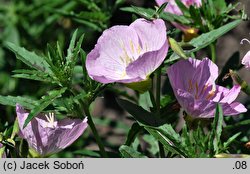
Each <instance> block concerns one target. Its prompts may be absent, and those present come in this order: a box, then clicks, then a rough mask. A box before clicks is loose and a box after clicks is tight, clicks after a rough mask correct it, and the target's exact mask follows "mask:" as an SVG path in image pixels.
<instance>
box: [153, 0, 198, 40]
mask: <svg viewBox="0 0 250 174" xmlns="http://www.w3.org/2000/svg"><path fill="white" fill-rule="evenodd" d="M165 2H168V4H167V6H166V8H165V10H164V11H166V12H168V13H172V14H176V15H183V13H182V11H181V10H180V8H179V7H178V5H177V4H176V2H175V0H156V3H157V4H158V5H159V6H161V5H162V4H163V3H165ZM181 2H182V3H183V4H184V5H185V6H186V7H190V6H191V5H193V6H196V7H200V6H201V5H202V2H201V0H181ZM172 24H173V25H174V26H175V27H176V28H178V29H180V30H182V31H183V32H184V33H185V34H193V35H195V34H196V33H197V32H198V30H197V29H194V28H191V27H188V26H185V25H181V24H179V23H176V22H173V23H172Z"/></svg>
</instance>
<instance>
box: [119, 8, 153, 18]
mask: <svg viewBox="0 0 250 174" xmlns="http://www.w3.org/2000/svg"><path fill="white" fill-rule="evenodd" d="M120 9H121V10H122V11H126V12H130V13H135V14H137V15H139V16H141V17H143V18H145V19H148V20H152V19H153V16H154V14H155V11H154V10H153V9H150V8H142V7H136V6H131V7H123V8H120Z"/></svg>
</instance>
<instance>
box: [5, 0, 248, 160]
mask: <svg viewBox="0 0 250 174" xmlns="http://www.w3.org/2000/svg"><path fill="white" fill-rule="evenodd" d="M91 2H92V1H91ZM218 3H219V4H220V5H221V7H223V8H222V9H221V10H212V9H213V8H214V7H215V6H218ZM116 5H117V4H116ZM156 5H158V6H159V7H157V8H156V10H153V9H144V8H142V7H126V8H123V10H125V11H129V12H135V14H137V15H139V16H140V17H139V18H136V17H135V16H134V19H135V20H134V21H131V23H130V24H128V25H125V24H123V25H115V26H112V27H110V28H108V29H105V30H102V31H103V32H102V33H100V37H99V38H98V39H96V41H95V43H96V44H95V46H93V48H91V51H85V50H84V49H83V46H84V44H85V40H84V37H85V36H86V35H88V34H89V33H88V32H87V31H86V32H84V33H83V32H81V31H79V30H75V31H74V32H73V34H72V36H71V40H70V42H69V46H68V47H67V48H66V49H64V46H63V45H62V44H61V42H60V41H58V42H55V43H54V44H48V45H47V51H46V52H43V53H41V52H40V53H35V52H33V51H29V50H28V49H26V48H23V47H20V46H18V45H17V44H14V43H11V42H5V48H7V49H8V50H10V51H12V52H13V53H14V54H15V56H16V58H17V59H18V60H20V61H21V62H22V63H24V64H25V65H26V67H25V68H22V69H15V70H13V77H15V78H19V79H26V80H30V81H33V82H38V81H39V82H42V83H41V85H42V86H43V87H44V88H45V89H46V92H44V95H43V96H41V97H40V99H35V98H34V97H32V96H20V95H18V96H14V95H8V96H2V95H1V96H0V103H1V104H2V105H9V106H12V107H13V108H16V114H15V115H14V116H13V118H15V122H14V124H13V125H12V124H11V122H7V123H6V124H5V125H4V126H3V128H2V129H1V130H4V131H3V132H1V134H0V156H1V157H50V156H52V157H55V156H57V155H58V154H59V155H60V154H64V153H66V152H67V153H69V154H70V155H72V156H73V157H74V156H80V157H86V156H88V157H105V158H107V157H124V158H146V157H161V158H165V157H173V158H176V157H178V158H194V157H197V158H198V157H199V158H203V157H225V156H230V155H231V156H234V154H237V155H238V156H241V154H243V153H248V152H249V151H247V150H248V149H247V148H245V146H244V145H242V143H239V141H241V142H245V141H248V140H249V139H248V138H249V137H247V136H248V135H249V134H248V133H245V132H240V131H232V132H230V129H232V126H234V125H233V124H230V122H229V121H230V120H229V119H231V118H232V119H234V118H240V119H241V118H242V117H245V116H247V114H245V113H247V108H248V106H247V105H244V103H243V102H239V101H237V99H236V98H237V97H238V95H239V93H240V92H241V90H243V89H244V88H243V87H242V85H241V84H235V85H233V84H231V86H230V85H227V86H223V85H221V84H218V82H217V78H218V77H219V78H220V75H219V68H218V66H217V65H216V54H215V53H216V52H215V49H216V47H214V44H215V42H216V40H217V39H219V38H220V37H221V36H223V35H224V34H226V33H227V32H228V31H230V30H232V29H234V28H235V27H236V26H238V25H239V24H240V23H241V22H242V19H245V17H244V15H242V14H243V13H242V14H241V13H238V14H237V15H235V16H231V15H229V12H230V11H231V10H234V7H235V6H234V5H229V6H227V5H226V3H225V1H223V0H219V1H216V2H215V1H212V0H207V1H181V0H176V1H157V4H156ZM96 8H97V7H96ZM58 13H61V12H58ZM69 15H70V14H69ZM164 20H165V21H169V22H171V23H172V24H173V26H174V27H176V28H179V29H180V30H182V31H183V32H184V34H187V31H189V30H190V29H193V28H194V30H195V31H197V35H196V36H195V37H190V38H189V40H188V41H187V40H184V41H182V42H178V41H176V40H177V39H176V38H177V37H178V34H180V33H176V32H175V31H173V30H170V29H169V28H167V27H166V23H165V21H164ZM184 28H185V29H184ZM80 34H81V35H80ZM206 47H210V48H211V52H209V54H211V56H212V58H211V59H212V60H211V59H209V58H204V57H200V56H198V54H196V53H197V52H198V51H200V50H201V49H203V48H206ZM246 59H248V57H247V58H244V60H246ZM228 71H229V68H228ZM229 75H231V76H232V77H233V78H234V79H235V77H236V75H235V76H233V75H232V72H231V71H230V72H228V74H227V76H229ZM237 77H238V79H239V78H240V77H239V75H237ZM229 87H230V88H229ZM125 89H126V90H125ZM108 90H109V91H112V92H114V93H115V94H116V98H115V99H113V100H114V101H112V102H114V103H116V104H117V103H118V105H119V107H121V108H122V109H123V110H124V111H126V114H127V115H128V117H127V118H126V120H128V121H129V126H128V125H124V124H125V123H122V121H121V120H119V119H114V120H111V122H112V124H113V126H112V125H111V124H110V125H106V126H108V128H110V129H113V128H114V125H115V126H117V125H118V126H120V127H123V128H124V129H125V133H126V137H125V138H124V140H122V141H120V142H119V146H115V145H112V141H109V138H110V137H103V135H102V130H101V129H97V126H98V127H100V125H97V123H98V121H99V123H101V125H102V126H103V125H104V124H105V123H104V122H107V118H104V120H100V119H99V120H98V118H96V117H95V116H93V112H94V109H93V108H95V107H93V105H94V104H96V103H97V101H98V99H101V98H107V97H106V95H105V92H106V91H108ZM127 91H132V93H131V92H130V93H128V92H127ZM243 91H244V90H243ZM224 116H227V117H224ZM105 119H106V120H105ZM249 122H250V121H249V120H243V122H239V123H238V126H239V127H240V126H242V125H249ZM121 125H122V126H121ZM230 126H231V127H230ZM248 131H249V128H248ZM109 136H112V134H110V135H109ZM89 137H91V138H92V137H93V139H94V142H95V143H96V145H97V146H98V150H89V149H88V148H86V147H87V144H88V141H91V138H89ZM243 138H244V139H243ZM80 140H81V142H84V144H80V146H77V148H76V149H74V148H71V147H72V146H74V144H77V143H78V142H80ZM92 141H93V140H92ZM74 147H76V146H74ZM67 149H68V150H67ZM72 149H74V151H73V150H72ZM235 149H236V150H235ZM237 149H239V150H237ZM72 156H70V157H72ZM246 156H247V155H242V157H246Z"/></svg>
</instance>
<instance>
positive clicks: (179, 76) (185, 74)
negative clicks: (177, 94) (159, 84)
mask: <svg viewBox="0 0 250 174" xmlns="http://www.w3.org/2000/svg"><path fill="white" fill-rule="evenodd" d="M188 60H189V61H187V60H180V61H178V62H176V63H175V64H173V65H172V66H170V67H169V68H168V70H167V73H168V77H169V80H170V83H171V85H172V87H173V88H179V89H183V90H184V89H188V88H189V86H190V82H191V80H192V79H193V74H194V72H195V68H196V67H197V66H198V64H199V63H200V60H197V61H195V60H193V59H192V58H189V59H188ZM180 70H183V71H180Z"/></svg>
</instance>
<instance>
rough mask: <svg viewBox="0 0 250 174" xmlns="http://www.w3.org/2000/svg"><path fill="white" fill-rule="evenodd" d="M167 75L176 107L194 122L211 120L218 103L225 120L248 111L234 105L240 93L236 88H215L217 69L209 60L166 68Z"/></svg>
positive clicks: (188, 60)
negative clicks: (177, 105)
mask: <svg viewBox="0 0 250 174" xmlns="http://www.w3.org/2000/svg"><path fill="white" fill-rule="evenodd" d="M167 74H168V77H169V80H170V83H171V86H172V88H173V90H174V94H175V96H176V99H177V100H178V102H179V104H180V105H181V106H182V107H183V109H184V110H185V111H186V112H187V114H188V115H190V116H192V117H194V118H210V117H214V114H215V110H216V105H217V103H219V104H220V105H221V106H222V108H223V113H224V115H226V116H230V115H237V114H240V113H243V112H246V111H247V109H246V108H245V106H244V105H242V104H241V103H239V102H235V101H234V100H235V99H236V98H237V96H238V95H239V93H240V89H241V87H240V86H239V85H235V86H234V87H233V88H232V89H227V88H225V87H222V86H218V85H216V84H215V80H216V78H217V77H218V67H217V65H216V64H214V63H213V62H212V61H211V60H209V59H208V58H204V59H203V60H197V59H193V58H189V59H187V60H180V61H178V62H177V63H175V64H173V65H172V66H170V67H169V69H168V71H167Z"/></svg>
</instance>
